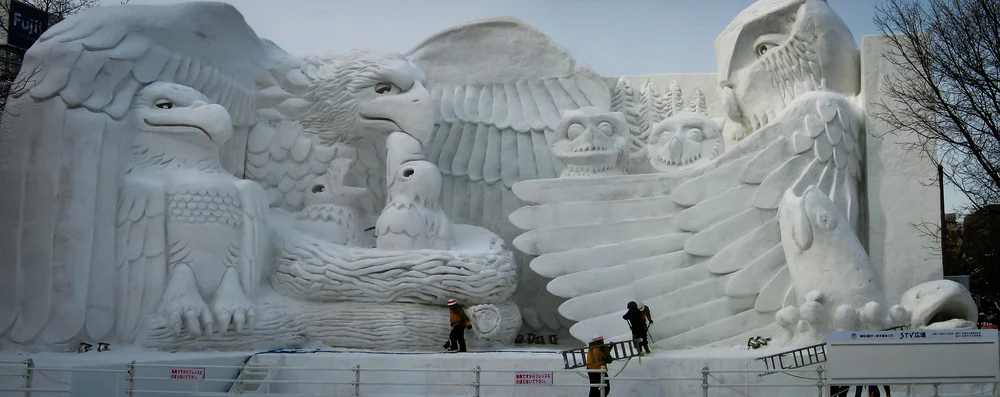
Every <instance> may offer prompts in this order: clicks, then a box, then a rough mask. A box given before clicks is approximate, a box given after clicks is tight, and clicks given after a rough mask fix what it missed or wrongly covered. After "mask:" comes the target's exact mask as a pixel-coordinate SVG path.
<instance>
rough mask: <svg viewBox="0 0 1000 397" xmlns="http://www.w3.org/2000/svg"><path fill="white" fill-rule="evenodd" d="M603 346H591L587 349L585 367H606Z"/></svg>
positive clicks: (604, 368)
mask: <svg viewBox="0 0 1000 397" xmlns="http://www.w3.org/2000/svg"><path fill="white" fill-rule="evenodd" d="M603 347H604V346H593V347H591V348H590V349H587V369H603V370H607V369H608V364H607V362H606V360H605V358H606V357H605V356H604V355H605V354H606V353H605V352H604V349H603Z"/></svg>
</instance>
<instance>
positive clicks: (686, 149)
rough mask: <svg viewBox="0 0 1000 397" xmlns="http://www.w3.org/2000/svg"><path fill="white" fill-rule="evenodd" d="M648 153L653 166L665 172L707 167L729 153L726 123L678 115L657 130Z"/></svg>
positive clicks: (655, 128)
mask: <svg viewBox="0 0 1000 397" xmlns="http://www.w3.org/2000/svg"><path fill="white" fill-rule="evenodd" d="M647 150H648V151H649V163H650V165H652V166H653V168H655V169H656V170H657V171H661V172H664V171H671V170H676V169H680V168H688V167H694V166H698V165H700V164H704V163H707V162H709V161H710V160H712V159H714V158H715V157H717V156H718V155H720V154H722V152H723V151H725V143H724V142H723V139H722V123H721V122H718V121H716V120H713V119H712V118H710V117H708V116H706V115H703V114H700V113H692V112H677V113H674V114H673V115H672V116H670V117H668V118H666V119H664V120H663V121H661V122H659V123H656V125H654V126H653V132H652V134H651V135H650V141H649V144H648V145H647Z"/></svg>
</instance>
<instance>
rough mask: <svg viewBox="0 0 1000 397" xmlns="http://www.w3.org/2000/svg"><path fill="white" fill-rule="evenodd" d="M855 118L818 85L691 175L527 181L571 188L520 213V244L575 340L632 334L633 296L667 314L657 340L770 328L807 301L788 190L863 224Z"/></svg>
mask: <svg viewBox="0 0 1000 397" xmlns="http://www.w3.org/2000/svg"><path fill="white" fill-rule="evenodd" d="M859 120H860V118H859V117H858V116H857V110H856V109H855V108H854V107H853V104H852V103H851V102H849V101H847V100H846V99H844V98H843V97H842V96H839V95H837V94H832V93H825V92H815V93H810V94H806V95H803V96H801V97H800V98H798V99H796V101H795V102H793V103H792V104H791V105H790V106H789V107H788V108H787V110H786V111H785V112H784V113H783V114H782V115H780V116H779V117H778V118H776V119H775V120H774V121H773V122H772V123H771V124H769V125H767V126H766V127H764V128H762V129H760V130H758V131H757V132H755V133H754V134H753V135H751V136H749V137H748V138H746V139H744V140H743V141H741V142H740V143H739V144H738V145H737V146H736V147H734V148H732V149H731V150H730V151H728V152H726V153H725V154H724V155H723V156H720V157H719V158H717V159H715V160H713V162H712V163H709V164H706V165H705V166H703V167H702V168H699V169H695V170H693V171H689V172H685V173H684V174H663V175H636V176H629V177H625V178H628V179H629V180H630V182H631V183H630V184H622V183H618V182H614V179H615V178H614V177H611V178H573V179H559V180H552V181H542V180H539V181H530V182H523V183H521V184H519V185H518V186H516V187H515V189H514V191H515V192H516V193H517V194H518V196H520V197H524V198H533V197H535V198H537V197H540V196H541V195H543V194H544V193H542V192H548V191H565V190H573V191H574V193H573V194H567V195H564V196H559V197H558V198H556V199H552V198H551V197H550V198H549V199H548V200H546V202H545V203H544V204H540V205H536V206H528V207H525V208H522V209H520V210H518V211H516V212H515V213H514V214H512V215H511V220H512V221H513V222H514V223H515V224H516V225H518V226H520V227H522V228H524V229H526V230H529V231H528V232H526V233H524V234H523V235H521V236H520V237H518V238H517V239H515V241H514V244H515V246H517V247H518V248H519V249H521V250H522V251H524V252H527V253H530V254H536V255H540V256H539V257H538V258H536V259H535V260H534V261H532V263H531V267H532V269H534V270H535V271H537V272H538V273H539V274H543V275H546V276H549V277H554V278H555V279H554V280H553V281H552V282H551V283H550V284H549V285H548V290H549V291H550V292H552V293H554V294H556V295H558V296H561V297H565V298H569V300H567V301H566V302H565V303H564V304H563V305H562V306H560V308H559V311H560V313H561V314H562V315H564V316H566V317H567V318H569V319H571V320H574V321H578V323H577V324H576V325H574V326H573V327H572V328H571V333H572V334H573V335H574V337H576V338H578V339H581V340H586V339H587V338H591V337H593V336H594V335H598V334H600V335H604V336H606V337H608V336H619V335H624V334H626V333H627V331H628V330H627V328H626V327H625V325H624V324H622V322H621V318H620V312H621V311H622V310H623V306H624V302H627V301H629V300H642V301H643V302H645V303H646V304H648V305H650V306H652V307H654V308H658V309H657V310H656V315H657V317H658V318H657V319H656V324H657V325H655V326H654V327H652V328H650V332H651V336H652V338H653V339H654V340H655V341H657V342H658V343H662V344H665V345H667V346H670V347H691V346H703V345H709V344H713V343H724V342H726V341H735V340H736V338H738V337H742V336H743V335H744V333H748V334H749V333H753V332H758V333H759V332H762V331H761V329H763V328H766V327H772V326H773V324H772V322H773V314H774V312H775V311H776V310H778V309H780V308H781V307H783V306H785V305H788V304H794V302H795V301H796V299H797V297H796V296H795V294H794V292H793V291H792V289H791V280H790V277H789V275H788V271H787V269H786V267H785V258H784V252H783V251H782V248H781V237H780V233H779V229H778V220H777V208H778V203H779V200H780V198H781V196H782V194H784V192H785V191H786V190H788V189H793V190H794V191H795V192H796V193H797V194H801V192H802V191H803V190H804V189H805V188H806V187H807V186H808V185H817V186H818V187H820V188H821V189H823V191H825V192H827V193H828V194H829V195H830V197H831V199H833V201H834V202H835V203H836V204H837V205H838V207H839V208H840V209H841V210H842V211H843V212H844V214H845V215H847V218H848V219H849V220H850V221H851V222H852V224H853V225H854V227H855V229H856V228H857V222H858V218H859V215H858V211H859V203H858V198H859V195H858V191H857V187H858V179H859V173H858V172H859V168H860V167H859V166H860V161H861V158H862V153H861V146H860V145H859V142H858V138H859V134H860V132H861V124H860V121H859ZM617 179H621V177H618V178H617ZM584 186H586V187H587V188H586V189H585V188H584ZM637 186H638V187H637ZM604 187H606V188H604ZM647 187H648V188H647ZM643 190H644V191H645V192H642V193H638V194H637V193H636V192H638V191H643ZM651 192H652V193H651ZM623 194H624V195H623ZM622 197H627V199H621V198H622ZM586 214H594V215H592V216H585V215H586ZM661 320H662V321H661Z"/></svg>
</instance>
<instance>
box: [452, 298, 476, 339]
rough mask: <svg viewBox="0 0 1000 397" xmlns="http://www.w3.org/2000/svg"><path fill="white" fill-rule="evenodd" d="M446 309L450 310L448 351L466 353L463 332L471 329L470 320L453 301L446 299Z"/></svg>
mask: <svg viewBox="0 0 1000 397" xmlns="http://www.w3.org/2000/svg"><path fill="white" fill-rule="evenodd" d="M448 308H449V309H451V316H450V323H451V334H449V335H448V339H449V341H448V345H446V346H448V350H458V351H459V352H464V351H468V350H466V349H465V330H466V329H472V320H470V319H469V315H468V314H466V313H465V308H463V307H462V305H459V304H458V301H456V300H454V299H448Z"/></svg>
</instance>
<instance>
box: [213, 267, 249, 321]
mask: <svg viewBox="0 0 1000 397" xmlns="http://www.w3.org/2000/svg"><path fill="white" fill-rule="evenodd" d="M253 311H254V310H253V303H251V302H250V300H249V299H247V298H246V296H245V295H244V294H243V288H242V287H241V286H240V282H239V279H238V277H237V275H236V269H235V268H229V269H228V270H226V274H225V275H223V276H222V284H221V285H220V286H219V291H218V292H217V293H216V298H215V302H213V304H212V313H213V314H214V315H215V319H216V321H218V323H219V333H225V332H226V331H228V330H229V326H230V324H232V326H233V328H234V330H235V331H236V332H237V333H242V332H243V328H244V326H247V329H252V328H253V325H252V324H251V322H250V320H252V319H253Z"/></svg>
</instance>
